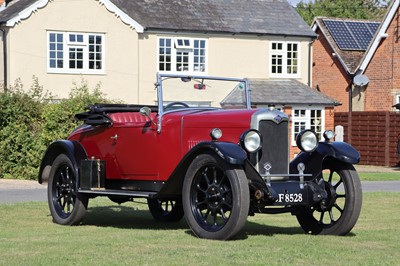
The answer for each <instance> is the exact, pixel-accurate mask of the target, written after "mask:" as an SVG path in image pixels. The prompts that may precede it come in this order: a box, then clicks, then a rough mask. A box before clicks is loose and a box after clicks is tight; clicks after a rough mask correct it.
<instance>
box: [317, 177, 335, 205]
mask: <svg viewBox="0 0 400 266" xmlns="http://www.w3.org/2000/svg"><path fill="white" fill-rule="evenodd" d="M325 191H326V192H327V196H328V197H327V198H326V199H324V200H322V201H321V205H320V206H321V210H322V211H326V210H330V209H332V207H333V205H334V204H335V202H336V196H337V194H336V189H335V188H334V187H333V186H332V184H330V183H329V182H325Z"/></svg>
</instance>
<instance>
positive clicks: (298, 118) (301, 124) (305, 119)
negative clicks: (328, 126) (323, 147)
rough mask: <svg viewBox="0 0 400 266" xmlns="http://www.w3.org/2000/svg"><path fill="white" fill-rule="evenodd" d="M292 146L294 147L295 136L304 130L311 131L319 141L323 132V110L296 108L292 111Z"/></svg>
mask: <svg viewBox="0 0 400 266" xmlns="http://www.w3.org/2000/svg"><path fill="white" fill-rule="evenodd" d="M292 112H293V113H292V145H293V146H295V145H296V137H297V135H298V134H299V133H300V132H301V131H302V130H304V129H312V130H314V131H315V133H317V136H318V138H319V139H322V134H323V132H324V130H325V110H324V109H323V108H298V109H293V111H292Z"/></svg>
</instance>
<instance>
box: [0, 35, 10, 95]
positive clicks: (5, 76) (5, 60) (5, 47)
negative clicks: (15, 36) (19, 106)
mask: <svg viewBox="0 0 400 266" xmlns="http://www.w3.org/2000/svg"><path fill="white" fill-rule="evenodd" d="M0 31H1V32H2V41H3V78H4V84H3V87H4V88H3V89H4V93H7V88H8V69H7V32H8V31H7V30H5V29H3V28H0Z"/></svg>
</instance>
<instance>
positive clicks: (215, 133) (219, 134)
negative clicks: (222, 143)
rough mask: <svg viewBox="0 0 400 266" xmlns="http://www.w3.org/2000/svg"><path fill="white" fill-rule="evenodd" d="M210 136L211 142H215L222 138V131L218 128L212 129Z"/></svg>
mask: <svg viewBox="0 0 400 266" xmlns="http://www.w3.org/2000/svg"><path fill="white" fill-rule="evenodd" d="M210 136H211V139H212V140H213V141H216V140H218V139H220V138H221V137H222V130H221V129H219V128H214V129H213V130H211V132H210Z"/></svg>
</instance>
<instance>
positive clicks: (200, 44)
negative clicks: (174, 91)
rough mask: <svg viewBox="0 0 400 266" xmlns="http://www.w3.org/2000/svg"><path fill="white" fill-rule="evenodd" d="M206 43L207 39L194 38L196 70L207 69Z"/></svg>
mask: <svg viewBox="0 0 400 266" xmlns="http://www.w3.org/2000/svg"><path fill="white" fill-rule="evenodd" d="M205 43H206V41H205V40H194V50H193V63H194V64H193V70H194V71H196V72H205V71H206V56H205V54H206V49H205Z"/></svg>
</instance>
